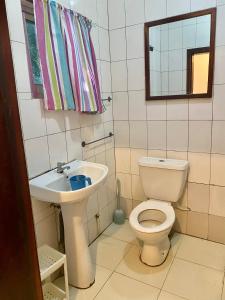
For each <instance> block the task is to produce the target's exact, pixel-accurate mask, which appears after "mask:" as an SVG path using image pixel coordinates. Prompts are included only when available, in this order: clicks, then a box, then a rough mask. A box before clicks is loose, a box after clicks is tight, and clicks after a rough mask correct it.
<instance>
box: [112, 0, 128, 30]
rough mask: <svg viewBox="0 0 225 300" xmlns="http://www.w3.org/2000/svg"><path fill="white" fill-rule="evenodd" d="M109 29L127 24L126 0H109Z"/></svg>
mask: <svg viewBox="0 0 225 300" xmlns="http://www.w3.org/2000/svg"><path fill="white" fill-rule="evenodd" d="M108 12H109V29H115V28H121V27H124V26H125V3H124V0H108Z"/></svg>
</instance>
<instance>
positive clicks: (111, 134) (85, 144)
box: [81, 132, 114, 147]
mask: <svg viewBox="0 0 225 300" xmlns="http://www.w3.org/2000/svg"><path fill="white" fill-rule="evenodd" d="M112 136H114V134H113V133H112V132H110V133H109V135H108V136H105V137H103V138H101V139H98V140H95V141H91V142H88V143H87V142H85V141H83V142H82V143H81V146H82V147H85V146H88V145H91V144H94V143H97V142H99V141H102V140H105V139H108V138H110V137H112Z"/></svg>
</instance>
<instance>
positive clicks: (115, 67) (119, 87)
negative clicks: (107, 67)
mask: <svg viewBox="0 0 225 300" xmlns="http://www.w3.org/2000/svg"><path fill="white" fill-rule="evenodd" d="M111 68H112V91H113V92H123V91H127V65H126V61H125V60H124V61H120V62H113V63H112V64H111Z"/></svg>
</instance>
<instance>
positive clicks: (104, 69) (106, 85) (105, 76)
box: [101, 61, 111, 93]
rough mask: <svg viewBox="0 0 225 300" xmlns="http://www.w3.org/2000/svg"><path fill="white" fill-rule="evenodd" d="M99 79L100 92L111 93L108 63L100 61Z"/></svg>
mask: <svg viewBox="0 0 225 300" xmlns="http://www.w3.org/2000/svg"><path fill="white" fill-rule="evenodd" d="M101 79H102V80H101V87H102V92H103V93H108V92H111V71H110V63H109V62H106V61H101Z"/></svg>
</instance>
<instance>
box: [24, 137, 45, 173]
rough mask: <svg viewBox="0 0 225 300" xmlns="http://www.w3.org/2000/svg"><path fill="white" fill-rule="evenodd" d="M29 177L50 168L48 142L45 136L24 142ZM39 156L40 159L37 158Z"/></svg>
mask: <svg viewBox="0 0 225 300" xmlns="http://www.w3.org/2000/svg"><path fill="white" fill-rule="evenodd" d="M24 147H25V154H26V160H27V168H28V174H29V177H30V178H31V177H35V176H37V175H39V174H41V173H44V172H46V171H48V170H49V169H50V162H49V154H48V143H47V138H46V137H40V138H36V139H31V140H27V141H25V142H24ZM38 157H41V160H40V159H37V158H38Z"/></svg>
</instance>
